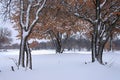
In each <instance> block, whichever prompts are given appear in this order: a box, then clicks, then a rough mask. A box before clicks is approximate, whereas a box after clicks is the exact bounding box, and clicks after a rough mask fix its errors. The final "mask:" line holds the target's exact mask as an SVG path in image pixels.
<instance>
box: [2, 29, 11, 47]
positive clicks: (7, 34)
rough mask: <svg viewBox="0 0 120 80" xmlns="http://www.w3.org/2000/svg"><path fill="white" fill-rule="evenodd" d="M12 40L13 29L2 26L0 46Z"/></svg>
mask: <svg viewBox="0 0 120 80" xmlns="http://www.w3.org/2000/svg"><path fill="white" fill-rule="evenodd" d="M11 41H12V39H11V31H10V30H9V29H8V28H0V48H1V47H2V46H4V45H5V44H9V43H10V42H11Z"/></svg>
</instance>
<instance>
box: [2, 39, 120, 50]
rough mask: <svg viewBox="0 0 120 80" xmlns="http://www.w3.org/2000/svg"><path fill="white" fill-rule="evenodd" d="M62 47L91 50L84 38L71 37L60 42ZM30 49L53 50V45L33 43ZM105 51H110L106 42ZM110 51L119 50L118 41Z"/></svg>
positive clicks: (17, 46) (10, 47)
mask: <svg viewBox="0 0 120 80" xmlns="http://www.w3.org/2000/svg"><path fill="white" fill-rule="evenodd" d="M62 42H63V44H64V45H63V46H64V48H65V49H66V50H68V51H69V50H79V51H80V50H83V49H85V50H87V51H90V49H91V43H90V40H88V39H85V38H79V39H75V38H73V37H71V38H69V39H68V40H67V41H66V43H64V40H62ZM30 47H31V49H33V50H41V49H55V46H54V45H53V43H52V41H47V42H38V41H33V42H32V43H30ZM19 48H20V45H19V44H18V43H15V44H10V45H6V46H3V47H2V49H19ZM104 50H105V51H109V50H110V43H109V42H108V43H107V44H106V46H105V49H104ZM112 50H120V39H115V40H113V41H112Z"/></svg>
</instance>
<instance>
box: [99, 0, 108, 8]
mask: <svg viewBox="0 0 120 80" xmlns="http://www.w3.org/2000/svg"><path fill="white" fill-rule="evenodd" d="M106 2H107V0H104V2H103V3H102V4H100V8H103V6H104V5H105V3H106Z"/></svg>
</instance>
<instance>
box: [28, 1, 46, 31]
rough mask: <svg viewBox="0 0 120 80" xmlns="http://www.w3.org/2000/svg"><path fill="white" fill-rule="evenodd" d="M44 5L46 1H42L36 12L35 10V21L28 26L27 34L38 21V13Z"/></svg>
mask: <svg viewBox="0 0 120 80" xmlns="http://www.w3.org/2000/svg"><path fill="white" fill-rule="evenodd" d="M45 3H46V0H44V2H43V4H42V5H41V6H40V7H39V8H38V10H37V12H36V14H35V19H34V20H33V22H32V24H31V25H30V28H29V32H30V31H31V30H32V28H33V26H34V25H35V23H36V22H37V21H38V19H39V13H40V11H41V10H42V8H43V7H44V5H45Z"/></svg>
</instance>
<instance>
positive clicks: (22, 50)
mask: <svg viewBox="0 0 120 80" xmlns="http://www.w3.org/2000/svg"><path fill="white" fill-rule="evenodd" d="M25 44H26V38H23V37H22V38H21V43H20V53H19V61H18V66H22V67H25V62H24V61H25V47H26V46H25Z"/></svg>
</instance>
